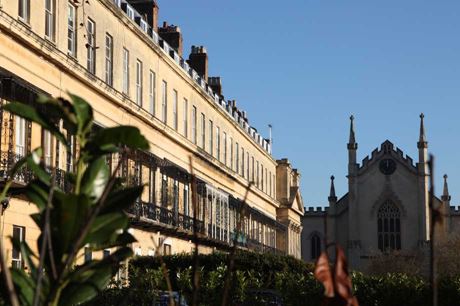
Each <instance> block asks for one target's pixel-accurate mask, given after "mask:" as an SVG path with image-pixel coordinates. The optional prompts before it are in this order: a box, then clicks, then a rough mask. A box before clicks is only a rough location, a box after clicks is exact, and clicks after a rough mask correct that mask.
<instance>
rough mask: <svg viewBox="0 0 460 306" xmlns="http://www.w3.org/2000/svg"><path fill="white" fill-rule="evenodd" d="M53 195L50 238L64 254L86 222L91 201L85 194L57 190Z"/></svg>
mask: <svg viewBox="0 0 460 306" xmlns="http://www.w3.org/2000/svg"><path fill="white" fill-rule="evenodd" d="M54 195H55V197H54V201H53V205H54V209H53V210H52V212H51V224H52V229H51V231H52V234H53V235H52V238H53V243H54V244H55V245H58V246H59V250H60V251H61V252H62V254H64V253H65V252H67V251H68V249H69V246H70V244H71V243H74V242H75V240H76V239H77V235H78V233H79V232H80V230H81V228H82V227H83V225H84V224H85V223H86V221H87V218H88V216H89V209H90V206H91V201H90V199H89V198H88V196H87V195H85V194H80V195H75V194H64V193H63V192H59V191H57V192H55V193H54ZM78 247H81V246H78Z"/></svg>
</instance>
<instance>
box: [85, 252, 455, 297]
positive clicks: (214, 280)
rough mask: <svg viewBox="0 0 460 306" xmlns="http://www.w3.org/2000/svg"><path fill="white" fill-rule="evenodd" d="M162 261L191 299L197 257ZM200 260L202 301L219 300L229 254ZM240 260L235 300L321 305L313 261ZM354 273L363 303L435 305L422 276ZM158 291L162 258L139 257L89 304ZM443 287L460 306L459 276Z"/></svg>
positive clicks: (249, 256) (248, 256)
mask: <svg viewBox="0 0 460 306" xmlns="http://www.w3.org/2000/svg"><path fill="white" fill-rule="evenodd" d="M163 260H164V262H165V263H166V266H167V267H168V269H169V276H170V279H171V282H172V284H173V290H176V291H179V292H182V294H184V295H185V296H186V297H187V298H188V301H190V294H191V288H192V285H191V264H192V262H193V256H191V255H186V254H179V255H172V256H164V257H163ZM199 263H200V268H199V274H200V288H199V302H200V305H209V306H211V305H212V306H214V305H220V300H219V298H220V297H221V294H220V293H221V290H222V286H223V281H224V280H223V278H224V274H225V269H226V268H225V266H226V254H222V253H214V254H210V255H200V257H199ZM235 263H236V268H235V270H236V272H235V274H234V279H233V283H232V289H231V297H232V300H233V305H242V304H243V303H248V302H249V301H250V305H251V306H255V305H258V304H257V302H254V299H253V297H252V296H251V292H252V291H253V290H254V289H265V290H273V291H274V292H277V293H278V294H279V295H280V296H281V297H282V300H283V305H288V306H297V305H302V306H304V305H305V306H318V305H320V304H321V300H322V297H323V292H324V288H323V287H322V285H321V284H320V283H319V282H317V281H316V280H315V278H314V276H313V273H312V269H313V266H312V265H310V264H306V263H304V262H302V261H300V260H296V259H294V258H292V257H286V256H275V255H271V254H258V253H250V252H243V251H239V252H237V253H236V256H235ZM269 267H271V268H269ZM351 277H352V281H353V291H354V293H355V295H356V296H357V298H358V301H359V303H360V305H361V306H401V305H405V306H428V305H430V297H429V296H430V290H429V284H428V282H427V281H426V280H425V279H424V278H422V277H418V276H413V275H407V274H403V273H386V274H381V275H364V274H362V273H359V272H352V273H351ZM158 290H167V289H166V285H165V279H164V275H163V274H162V272H161V270H160V259H159V257H155V258H152V257H140V258H137V259H135V260H132V261H131V264H130V286H129V287H127V288H116V289H115V288H111V289H108V290H106V291H104V292H103V294H102V295H101V296H100V297H99V298H98V299H97V302H95V303H91V304H89V305H98V306H100V305H138V306H140V305H152V301H153V300H154V299H155V292H158ZM439 290H440V294H439V296H440V299H439V305H440V306H456V305H460V276H457V277H451V278H441V280H440V282H439ZM140 292H142V294H139V293H140ZM114 297H116V298H114ZM110 301H115V302H113V303H112V302H110ZM401 301H403V304H401Z"/></svg>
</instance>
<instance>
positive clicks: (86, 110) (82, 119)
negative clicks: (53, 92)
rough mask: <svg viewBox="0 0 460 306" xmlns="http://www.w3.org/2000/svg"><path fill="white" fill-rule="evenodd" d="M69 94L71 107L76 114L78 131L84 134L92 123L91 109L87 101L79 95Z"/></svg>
mask: <svg viewBox="0 0 460 306" xmlns="http://www.w3.org/2000/svg"><path fill="white" fill-rule="evenodd" d="M69 96H70V99H71V100H72V102H73V107H74V110H75V113H76V115H77V125H78V133H80V134H86V133H88V132H89V131H90V130H91V126H92V124H93V109H92V108H91V106H90V105H89V104H88V102H86V101H85V100H84V99H82V98H81V97H79V96H76V95H73V94H70V93H69Z"/></svg>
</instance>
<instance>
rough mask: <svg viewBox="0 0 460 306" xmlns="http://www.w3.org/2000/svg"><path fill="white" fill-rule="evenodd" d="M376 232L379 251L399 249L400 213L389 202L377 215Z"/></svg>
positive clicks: (384, 204)
mask: <svg viewBox="0 0 460 306" xmlns="http://www.w3.org/2000/svg"><path fill="white" fill-rule="evenodd" d="M377 232H378V247H379V250H380V251H382V252H383V251H391V250H400V249H401V213H400V211H399V208H398V207H397V206H396V205H395V204H394V203H393V202H392V201H390V200H388V201H386V202H385V203H383V205H382V206H381V207H380V209H379V211H378V213H377Z"/></svg>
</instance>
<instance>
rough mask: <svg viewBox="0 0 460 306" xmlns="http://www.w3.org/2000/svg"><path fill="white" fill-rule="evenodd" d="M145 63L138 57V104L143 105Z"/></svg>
mask: <svg viewBox="0 0 460 306" xmlns="http://www.w3.org/2000/svg"><path fill="white" fill-rule="evenodd" d="M142 87H143V64H142V61H141V60H140V59H136V104H137V105H138V106H140V107H142V102H143V101H142V100H143V99H142V91H143V88H142Z"/></svg>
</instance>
